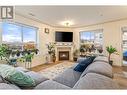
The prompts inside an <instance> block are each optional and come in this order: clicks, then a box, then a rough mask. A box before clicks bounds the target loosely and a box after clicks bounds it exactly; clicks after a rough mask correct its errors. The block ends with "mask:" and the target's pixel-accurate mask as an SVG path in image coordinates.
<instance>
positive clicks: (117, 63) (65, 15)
mask: <svg viewBox="0 0 127 95" xmlns="http://www.w3.org/2000/svg"><path fill="white" fill-rule="evenodd" d="M126 8H127V7H126V6H14V9H15V10H14V18H13V19H7V20H6V19H0V21H1V26H0V43H2V44H5V45H7V46H13V47H14V48H16V49H14V51H15V50H16V51H18V52H20V53H19V59H18V60H19V61H18V60H17V56H16V54H15V55H14V56H13V54H12V52H11V53H10V55H9V60H10V59H13V60H12V61H13V62H11V66H13V67H14V68H15V67H22V68H20V69H23V68H24V69H25V68H26V69H25V70H28V69H29V70H30V71H36V72H41V74H42V75H44V76H46V77H47V78H49V79H53V78H55V77H56V75H59V74H61V73H62V72H64V70H65V69H68V68H71V67H72V66H73V65H74V64H75V63H77V62H76V61H77V60H78V59H82V57H83V58H86V56H93V55H96V56H101V57H102V56H106V58H107V59H108V56H109V52H108V51H107V48H106V47H109V48H113V49H115V50H116V51H117V52H116V53H114V54H112V55H111V58H110V60H111V61H112V63H111V67H113V69H114V71H115V72H118V73H120V74H118V73H117V74H116V76H115V79H111V80H110V81H113V80H115V82H118V84H120V86H121V85H122V87H121V88H119V89H126V88H127V85H126V83H127V82H126V80H127V69H126V62H123V61H127V60H126V56H124V53H126V39H123V38H126V31H127V28H126V27H127V19H126V17H127V13H126ZM73 10H75V11H73ZM10 31H11V32H13V31H14V33H10ZM17 31H18V32H17ZM26 32H32V33H26ZM62 37H63V38H62ZM12 43H13V44H12ZM14 43H15V45H16V46H17V47H18V48H20V49H21V50H23V51H25V49H28V48H29V47H30V48H31V47H32V48H33V47H34V49H35V50H36V51H35V53H34V55H33V57H31V60H30V61H29V60H28V61H29V62H23V61H22V62H21V59H20V57H22V56H23V55H21V51H20V50H19V49H17V47H15V46H14ZM33 45H34V46H33ZM84 45H86V46H87V45H88V46H89V45H91V47H92V45H93V46H94V48H88V49H89V50H88V51H87V49H86V50H85V51H84V50H83V53H82V50H81V49H82V48H81V46H84ZM25 46H26V47H25ZM86 46H84V47H86ZM27 47H28V48H27ZM52 49H53V50H52ZM99 50H101V52H99ZM76 51H78V53H77V52H76ZM36 52H37V53H36ZM74 53H76V54H74ZM10 56H11V58H10ZM15 56H16V58H15ZM75 56H76V60H74V57H75ZM84 56H85V57H84ZM123 57H125V58H123ZM53 58H54V60H53ZM14 59H16V61H14ZM102 59H103V58H102ZM99 60H100V59H99ZM0 61H1V63H4V64H5V63H7V62H6V61H5V60H0ZM104 61H105V58H104ZM106 62H107V60H106ZM102 63H103V62H102ZM106 66H107V65H106ZM107 67H109V68H110V65H109V62H108V66H107ZM55 69H56V70H55ZM57 69H58V70H57ZM107 70H108V69H107ZM119 70H120V71H119ZM109 71H110V70H109ZM101 73H102V72H101ZM70 76H71V75H70ZM106 76H109V77H112V75H111V73H110V72H108V74H107V73H106ZM118 76H120V77H118ZM121 76H122V77H121ZM63 77H64V76H63ZM44 80H47V79H46V78H45V79H44ZM44 80H43V81H44ZM66 82H67V81H66ZM66 82H65V83H63V84H66ZM49 83H50V82H49ZM111 83H112V82H111ZM43 85H44V84H43ZM103 85H105V84H103ZM67 86H69V87H71V88H73V86H74V84H73V85H72V84H70V85H69V83H67ZM110 86H111V85H110ZM45 87H46V86H45ZM69 87H63V88H57V87H56V88H54V87H52V86H51V88H47V89H69ZM108 87H109V85H108V86H107V89H118V87H117V86H116V85H115V84H112V87H109V88H108ZM35 88H36V87H35ZM37 88H39V89H41V87H39V86H38V87H37ZM37 88H36V89H37ZM97 88H98V89H101V86H100V88H99V87H97ZM23 89H24V88H23ZM42 89H46V88H43V87H42ZM79 89H82V87H81V88H79ZM86 89H87V87H86ZM88 89H96V87H95V88H88ZM102 89H106V87H104V88H103V87H102Z"/></svg>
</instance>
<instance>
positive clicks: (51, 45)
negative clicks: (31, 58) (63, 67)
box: [47, 42, 56, 62]
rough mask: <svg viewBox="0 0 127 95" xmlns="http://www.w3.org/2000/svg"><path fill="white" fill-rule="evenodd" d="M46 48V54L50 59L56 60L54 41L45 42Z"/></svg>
mask: <svg viewBox="0 0 127 95" xmlns="http://www.w3.org/2000/svg"><path fill="white" fill-rule="evenodd" d="M47 48H48V54H49V55H50V56H51V59H52V61H53V62H55V61H56V55H55V43H52V42H50V43H49V44H47Z"/></svg>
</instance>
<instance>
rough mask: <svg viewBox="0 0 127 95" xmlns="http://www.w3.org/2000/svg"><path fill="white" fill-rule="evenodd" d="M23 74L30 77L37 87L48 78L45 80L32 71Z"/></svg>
mask: <svg viewBox="0 0 127 95" xmlns="http://www.w3.org/2000/svg"><path fill="white" fill-rule="evenodd" d="M25 74H26V75H28V76H30V77H31V78H32V79H34V81H35V84H36V85H38V84H39V83H41V82H43V81H46V80H48V78H45V77H44V76H43V75H41V74H39V73H36V72H34V71H30V72H26V73H25Z"/></svg>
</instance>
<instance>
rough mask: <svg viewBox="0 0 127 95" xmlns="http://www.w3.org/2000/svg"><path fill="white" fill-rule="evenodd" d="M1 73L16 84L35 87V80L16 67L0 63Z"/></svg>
mask: <svg viewBox="0 0 127 95" xmlns="http://www.w3.org/2000/svg"><path fill="white" fill-rule="evenodd" d="M0 75H1V76H2V77H3V78H4V79H6V80H7V81H9V82H11V83H13V84H16V85H18V86H20V87H33V86H35V81H34V80H33V79H32V78H31V77H30V76H28V75H25V74H24V73H23V72H20V71H17V70H16V69H15V68H14V67H12V66H9V65H4V64H2V65H0Z"/></svg>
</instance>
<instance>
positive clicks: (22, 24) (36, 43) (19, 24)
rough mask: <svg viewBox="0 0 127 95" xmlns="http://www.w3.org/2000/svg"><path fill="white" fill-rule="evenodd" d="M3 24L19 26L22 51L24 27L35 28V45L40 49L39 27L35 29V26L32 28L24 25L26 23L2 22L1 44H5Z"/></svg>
mask: <svg viewBox="0 0 127 95" xmlns="http://www.w3.org/2000/svg"><path fill="white" fill-rule="evenodd" d="M3 23H8V24H13V25H16V26H19V27H21V43H22V50H23V43H24V42H23V27H27V28H33V29H36V31H35V32H36V33H35V34H36V35H35V45H36V48H38V30H39V28H38V27H35V26H31V25H27V24H24V23H19V22H15V21H3V22H1V43H2V44H4V43H3V27H2V24H3Z"/></svg>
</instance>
